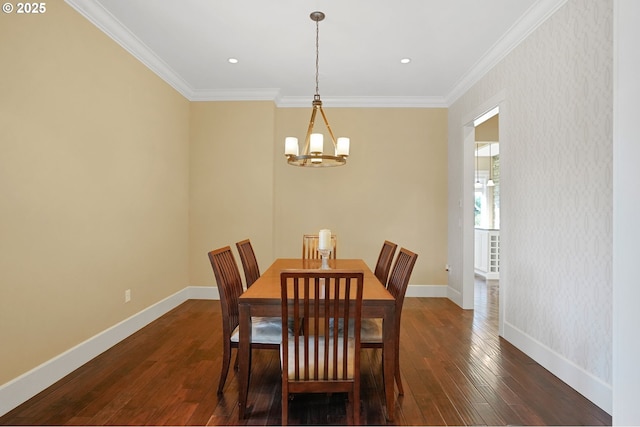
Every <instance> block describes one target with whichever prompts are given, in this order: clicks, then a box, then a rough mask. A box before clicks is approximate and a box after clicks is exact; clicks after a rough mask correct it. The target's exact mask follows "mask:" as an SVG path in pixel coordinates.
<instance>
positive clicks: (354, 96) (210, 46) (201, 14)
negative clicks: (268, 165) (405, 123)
mask: <svg viewBox="0 0 640 427" xmlns="http://www.w3.org/2000/svg"><path fill="white" fill-rule="evenodd" d="M66 1H67V3H69V4H70V5H71V6H72V7H74V8H75V9H76V10H77V11H79V12H80V13H81V14H82V15H84V16H85V17H86V18H87V19H88V20H90V21H91V22H92V23H93V24H95V25H96V26H97V27H98V28H100V29H101V30H103V31H104V32H105V33H107V34H108V35H109V36H110V37H111V38H113V39H114V40H115V41H116V42H118V43H119V44H120V45H122V46H123V47H124V48H125V49H127V50H128V51H129V52H130V53H132V54H133V55H134V56H136V57H137V58H138V59H139V60H141V61H142V62H143V63H144V64H146V65H147V66H148V67H149V68H150V69H152V70H153V71H154V72H155V73H156V74H158V75H159V76H160V77H162V78H163V79H164V80H165V81H167V82H168V83H169V84H170V85H172V86H173V87H174V88H175V89H176V90H178V91H179V92H180V93H182V94H183V95H184V96H185V97H186V98H188V99H190V100H274V101H275V102H276V103H277V104H278V105H280V106H310V105H311V100H312V98H313V94H314V93H315V36H316V28H315V22H314V21H312V20H311V19H310V18H309V14H310V13H311V12H313V11H315V10H320V11H322V12H324V13H325V14H326V18H325V19H324V20H323V21H321V22H320V24H319V25H320V39H319V41H320V62H319V68H320V82H319V83H320V84H319V89H320V90H319V93H320V95H321V96H322V99H323V101H324V104H325V106H327V107H330V106H333V107H336V106H419V107H431V106H442V107H444V106H448V105H450V104H451V103H452V102H453V101H455V99H457V98H458V97H459V96H460V95H461V94H463V93H464V91H466V90H467V89H468V88H469V87H470V86H471V85H472V84H473V83H475V82H476V81H477V79H478V78H480V77H481V76H482V75H483V74H484V73H486V71H488V70H489V69H490V68H491V67H492V66H494V65H495V64H496V63H497V62H498V61H499V60H500V59H501V58H503V57H504V56H505V55H506V54H507V53H508V52H509V51H510V50H511V49H513V48H514V47H515V46H516V45H517V44H518V43H519V42H520V41H521V40H522V39H523V38H525V37H526V36H527V35H528V34H529V33H530V32H531V31H533V29H535V28H536V27H537V26H538V25H540V24H541V23H542V22H544V20H545V19H546V18H547V17H549V16H550V15H551V14H552V13H553V12H554V11H555V10H557V8H558V7H560V6H561V5H562V4H563V3H564V2H565V1H566V0H401V1H393V2H392V1H390V0H314V1H311V0H271V1H266V0H126V1H125V0H66ZM230 57H234V58H237V59H238V60H239V62H238V63H237V64H230V63H229V62H228V61H227V59H228V58H230ZM405 57H409V58H411V62H410V63H409V64H401V63H400V59H402V58H405Z"/></svg>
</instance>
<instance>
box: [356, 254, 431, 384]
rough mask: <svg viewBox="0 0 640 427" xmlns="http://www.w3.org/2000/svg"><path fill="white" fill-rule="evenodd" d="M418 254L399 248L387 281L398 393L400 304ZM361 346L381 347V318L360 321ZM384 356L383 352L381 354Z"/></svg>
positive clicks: (382, 345) (399, 378) (399, 380)
mask: <svg viewBox="0 0 640 427" xmlns="http://www.w3.org/2000/svg"><path fill="white" fill-rule="evenodd" d="M417 258H418V255H417V254H415V253H413V252H411V251H409V250H407V249H404V248H401V249H400V252H399V253H398V256H397V257H396V262H395V264H394V265H393V270H392V271H391V275H390V276H389V283H388V284H387V289H388V290H389V293H390V294H391V295H393V297H394V298H395V301H396V310H395V311H396V330H395V331H394V333H395V338H396V339H395V349H394V352H395V356H396V357H395V366H394V372H395V373H394V377H395V380H396V384H397V385H398V393H399V394H400V395H403V394H404V388H403V387H402V379H401V376H400V319H401V317H402V305H403V303H404V296H405V294H406V293H407V286H408V285H409V278H410V277H411V272H412V271H413V267H414V265H415V264H416V259H417ZM362 325H363V330H362V337H361V338H362V343H361V347H362V348H383V347H384V342H383V339H382V319H364V320H363V322H362ZM382 357H383V358H384V354H383V355H382Z"/></svg>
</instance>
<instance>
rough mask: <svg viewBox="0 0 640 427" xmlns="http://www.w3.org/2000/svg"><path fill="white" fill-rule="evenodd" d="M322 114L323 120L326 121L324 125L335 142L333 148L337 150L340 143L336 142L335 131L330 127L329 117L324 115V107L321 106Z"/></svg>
mask: <svg viewBox="0 0 640 427" xmlns="http://www.w3.org/2000/svg"><path fill="white" fill-rule="evenodd" d="M320 113H321V114H322V119H323V120H324V124H325V126H327V130H328V131H329V135H330V136H331V141H332V142H333V148H334V149H336V150H337V149H338V141H336V137H335V136H334V135H333V131H332V130H331V126H329V121H328V120H327V116H326V115H325V114H324V110H323V109H322V105H321V106H320Z"/></svg>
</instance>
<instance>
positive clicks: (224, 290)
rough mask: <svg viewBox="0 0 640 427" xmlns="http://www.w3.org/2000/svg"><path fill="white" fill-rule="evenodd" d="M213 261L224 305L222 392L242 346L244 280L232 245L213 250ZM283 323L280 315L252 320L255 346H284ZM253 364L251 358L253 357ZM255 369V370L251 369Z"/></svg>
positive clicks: (211, 253)
mask: <svg viewBox="0 0 640 427" xmlns="http://www.w3.org/2000/svg"><path fill="white" fill-rule="evenodd" d="M209 260H210V261H211V266H212V267H213V274H214V275H215V277H216V282H217V284H218V292H219V293H220V305H221V307H222V342H223V346H222V370H221V372H220V381H219V383H218V393H222V390H223V388H224V383H225V381H226V379H227V374H228V372H229V365H230V363H231V350H232V349H233V348H235V349H237V348H238V343H239V328H238V324H239V321H240V313H239V310H238V299H239V298H240V295H242V292H243V289H242V279H240V271H239V270H238V264H237V263H236V260H235V258H234V257H233V253H231V248H230V247H229V246H225V247H223V248H220V249H216V250H214V251H211V252H209ZM281 340H282V324H281V321H280V319H279V318H277V317H276V318H252V319H251V348H252V349H254V348H259V349H271V350H278V349H280V341H281ZM236 363H237V354H236ZM249 363H251V357H249ZM249 372H251V369H249Z"/></svg>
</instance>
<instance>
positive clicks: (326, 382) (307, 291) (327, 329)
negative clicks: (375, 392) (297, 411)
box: [280, 270, 364, 425]
mask: <svg viewBox="0 0 640 427" xmlns="http://www.w3.org/2000/svg"><path fill="white" fill-rule="evenodd" d="M280 283H281V290H282V325H283V334H282V348H281V355H282V424H283V425H286V424H287V420H288V402H289V395H290V394H292V393H334V392H335V393H339V392H346V393H348V396H349V406H350V408H351V409H352V414H353V415H352V418H353V421H354V424H356V425H357V424H359V420H360V418H359V414H360V328H361V320H362V289H363V283H364V274H363V272H362V271H351V270H284V271H282V272H281V274H280ZM290 323H293V324H296V325H297V324H301V325H303V326H302V328H295V329H294V330H293V332H289V331H287V325H288V324H290ZM345 325H354V327H346V326H345Z"/></svg>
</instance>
